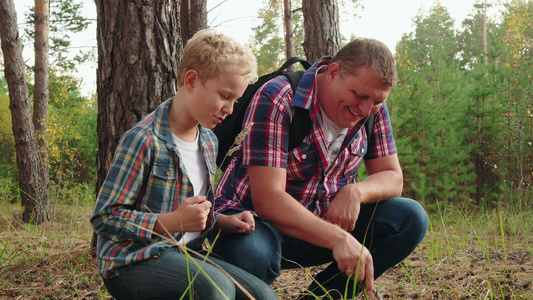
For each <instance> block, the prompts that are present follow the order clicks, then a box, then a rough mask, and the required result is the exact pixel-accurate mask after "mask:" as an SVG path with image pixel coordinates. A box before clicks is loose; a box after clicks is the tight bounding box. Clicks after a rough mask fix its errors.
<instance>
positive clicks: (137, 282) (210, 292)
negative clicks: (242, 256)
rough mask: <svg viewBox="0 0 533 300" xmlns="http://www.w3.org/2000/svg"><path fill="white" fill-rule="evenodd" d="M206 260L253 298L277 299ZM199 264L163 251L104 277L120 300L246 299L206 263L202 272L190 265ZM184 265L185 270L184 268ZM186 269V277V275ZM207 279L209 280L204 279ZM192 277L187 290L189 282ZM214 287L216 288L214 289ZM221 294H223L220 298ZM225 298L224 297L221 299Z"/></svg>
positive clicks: (252, 280) (257, 283) (240, 273)
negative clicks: (117, 272)
mask: <svg viewBox="0 0 533 300" xmlns="http://www.w3.org/2000/svg"><path fill="white" fill-rule="evenodd" d="M209 259H210V260H212V261H214V262H215V263H216V264H217V265H219V266H220V267H222V268H223V269H224V270H225V271H226V272H227V273H228V274H230V275H231V276H232V277H233V278H234V279H235V280H236V281H237V282H239V283H240V284H241V285H242V286H243V287H244V288H245V289H246V290H247V291H248V292H249V293H250V294H252V295H253V296H254V297H255V298H256V299H278V298H277V296H276V294H275V293H274V291H273V290H272V288H271V287H270V286H268V285H267V284H266V283H264V282H263V281H261V280H259V279H258V278H257V277H255V276H252V275H251V274H249V273H247V272H246V271H244V270H242V269H239V268H238V267H235V266H233V265H231V264H229V263H227V262H224V261H222V260H220V259H216V258H214V257H213V256H209ZM193 260H194V261H195V262H196V263H198V264H199V265H202V259H201V258H192V257H191V256H189V259H188V260H187V259H186V256H185V254H183V253H181V252H180V251H179V250H178V249H177V248H175V247H174V248H164V249H162V250H161V255H160V256H159V257H157V258H150V259H147V260H144V261H141V262H138V263H135V264H133V265H130V266H126V267H123V269H122V270H121V272H120V275H118V276H116V277H113V278H107V279H106V278H104V284H105V286H106V288H107V290H108V291H109V293H110V294H111V295H112V296H113V297H115V298H116V299H117V300H120V299H132V300H133V299H172V300H175V299H180V297H181V296H182V295H183V294H185V297H184V299H190V298H189V295H190V294H189V293H192V295H194V299H198V300H204V299H249V298H248V297H247V296H246V295H245V294H244V293H243V292H242V290H241V289H239V288H238V287H236V285H235V284H234V283H233V282H232V281H231V280H230V278H229V277H228V276H227V275H225V274H224V273H223V272H222V271H220V269H218V268H217V267H216V266H214V265H212V264H210V263H207V262H205V263H203V266H202V270H203V271H204V272H205V273H204V272H202V271H200V272H199V269H198V267H197V266H196V265H195V264H194V263H193ZM187 264H188V267H187ZM187 268H188V269H189V274H187ZM206 274H207V276H209V278H208V277H207V276H206ZM189 276H190V278H191V279H192V278H194V277H195V276H196V278H194V280H191V281H193V284H192V285H191V288H190V289H189V290H187V288H188V286H189V282H190V281H189V279H188V277H189ZM215 285H216V287H215ZM217 287H218V289H219V290H218V289H217ZM222 293H223V294H224V295H222ZM224 296H225V297H227V298H225V297H224Z"/></svg>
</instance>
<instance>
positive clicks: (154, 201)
mask: <svg viewBox="0 0 533 300" xmlns="http://www.w3.org/2000/svg"><path fill="white" fill-rule="evenodd" d="M148 183H149V184H148V186H147V190H146V192H147V196H148V197H149V198H150V200H149V201H148V204H149V205H150V207H154V208H155V209H158V210H165V209H166V208H165V206H164V205H163V203H166V202H169V201H170V200H171V199H172V198H173V197H174V189H175V187H176V183H177V174H176V169H175V168H174V166H173V165H172V164H171V163H170V162H168V161H163V162H155V163H154V165H153V166H152V170H151V172H150V178H149V180H148Z"/></svg>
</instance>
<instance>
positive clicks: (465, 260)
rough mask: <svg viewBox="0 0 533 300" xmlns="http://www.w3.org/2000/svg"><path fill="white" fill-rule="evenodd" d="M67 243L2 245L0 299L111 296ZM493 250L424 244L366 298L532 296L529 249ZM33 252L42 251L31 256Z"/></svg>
mask: <svg viewBox="0 0 533 300" xmlns="http://www.w3.org/2000/svg"><path fill="white" fill-rule="evenodd" d="M5 237H6V236H5V235H4V236H3V237H2V238H5ZM45 246H47V247H48V248H50V249H53V248H54V247H51V245H45ZM67 246H68V248H69V249H71V251H70V252H68V253H59V252H61V251H53V250H50V251H44V252H46V253H44V252H43V242H42V239H35V240H26V241H25V242H24V243H19V245H18V246H17V247H20V249H19V250H20V251H21V252H25V253H27V254H26V256H27V257H25V258H23V259H20V258H19V259H18V262H16V263H14V260H11V262H10V260H9V257H5V256H2V255H1V254H2V246H0V275H1V277H0V278H1V279H0V299H50V300H52V299H112V298H111V297H109V296H108V295H107V293H106V291H105V288H104V287H103V285H102V283H101V280H100V278H99V277H98V275H97V272H96V264H95V260H94V258H93V257H92V256H91V255H89V251H88V249H89V243H88V241H86V240H81V239H80V240H71V241H70V242H69V245H67ZM495 249H496V250H486V251H488V252H487V253H485V252H484V251H483V250H481V249H476V248H475V245H473V248H472V249H461V251H460V253H459V252H457V253H455V252H453V251H448V253H447V254H446V255H444V254H441V255H440V257H439V260H436V259H433V260H432V262H431V263H430V262H429V261H428V254H427V251H426V244H422V245H421V246H420V247H419V248H418V249H417V250H416V251H415V253H413V255H411V256H410V257H409V258H408V259H406V260H405V261H404V263H403V266H404V268H405V270H407V272H406V271H405V270H404V268H402V267H401V266H396V267H394V268H392V269H390V270H389V271H388V272H386V273H385V274H384V275H383V276H382V277H381V278H379V279H378V280H377V281H376V287H377V291H378V293H379V295H378V296H375V295H372V296H370V297H369V299H380V298H379V297H381V298H382V299H533V287H532V286H533V258H532V257H531V254H528V253H523V252H520V251H513V250H511V251H508V253H507V261H505V255H504V253H503V251H502V250H500V249H498V248H497V247H495ZM35 252H37V253H41V254H40V255H31V256H30V255H29V254H30V253H35ZM53 252H56V253H53ZM487 254H488V257H489V258H490V263H489V260H487V258H486V257H487ZM320 269H321V267H315V268H310V269H297V270H289V271H285V272H284V273H283V275H282V276H281V277H280V278H279V279H278V280H276V282H274V283H273V284H272V287H273V288H274V289H275V290H276V291H277V292H278V294H279V295H280V299H296V297H297V295H298V293H299V292H300V291H302V290H304V289H305V287H306V286H307V285H308V284H309V282H310V280H311V279H310V276H311V275H314V274H316V272H317V271H318V270H320ZM408 274H409V275H408ZM359 299H364V298H363V296H360V297H359Z"/></svg>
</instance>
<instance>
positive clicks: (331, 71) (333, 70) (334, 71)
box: [327, 62, 341, 80]
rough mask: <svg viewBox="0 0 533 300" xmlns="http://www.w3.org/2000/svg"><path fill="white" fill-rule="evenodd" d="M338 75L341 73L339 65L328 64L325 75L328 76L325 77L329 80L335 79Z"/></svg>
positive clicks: (335, 63)
mask: <svg viewBox="0 0 533 300" xmlns="http://www.w3.org/2000/svg"><path fill="white" fill-rule="evenodd" d="M340 73H341V66H340V65H339V63H337V62H334V63H331V64H329V66H328V71H327V74H328V76H327V77H328V79H329V80H333V79H335V78H336V77H337V76H339V75H340Z"/></svg>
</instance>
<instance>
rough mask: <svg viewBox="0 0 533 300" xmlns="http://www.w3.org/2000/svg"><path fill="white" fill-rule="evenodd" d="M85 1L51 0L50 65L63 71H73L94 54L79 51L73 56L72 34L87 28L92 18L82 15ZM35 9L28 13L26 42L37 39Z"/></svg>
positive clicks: (25, 29) (25, 30)
mask: <svg viewBox="0 0 533 300" xmlns="http://www.w3.org/2000/svg"><path fill="white" fill-rule="evenodd" d="M82 9H83V1H79V0H78V1H76V0H54V1H50V66H51V68H53V69H56V70H59V71H61V72H66V71H72V70H74V69H75V68H76V66H77V65H80V64H81V63H83V62H85V61H88V60H89V59H92V58H93V56H94V54H93V53H92V51H91V50H89V51H81V50H80V51H78V53H77V54H75V55H74V56H73V57H71V54H70V53H72V49H71V48H70V47H71V44H72V40H71V35H72V34H75V33H78V32H81V31H83V30H85V29H86V28H87V26H88V25H89V24H90V22H91V20H89V19H87V18H85V17H83V15H82ZM34 19H35V10H34V8H31V9H30V11H29V12H28V13H27V14H26V20H27V22H26V24H25V25H26V26H25V27H24V33H25V35H24V36H23V38H24V41H25V42H26V43H33V42H34V41H35V27H34V26H33V24H34Z"/></svg>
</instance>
